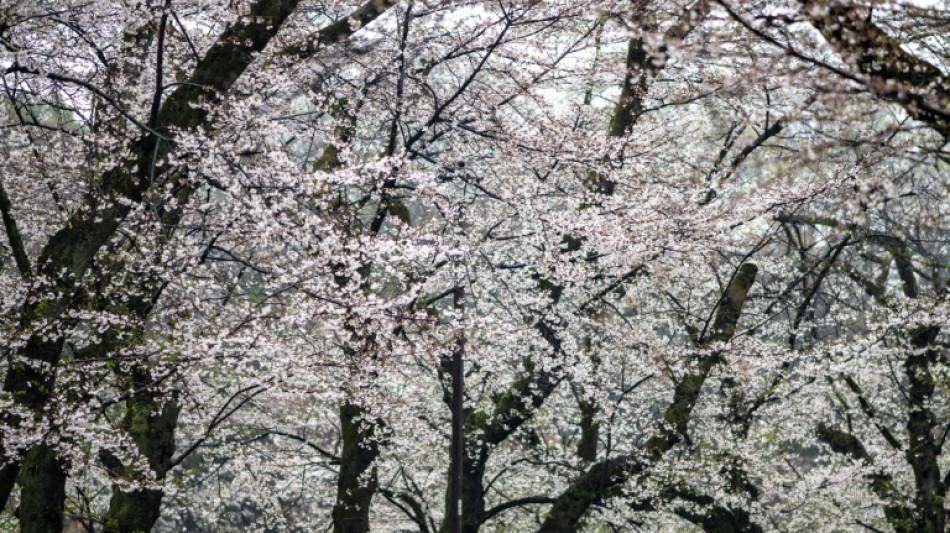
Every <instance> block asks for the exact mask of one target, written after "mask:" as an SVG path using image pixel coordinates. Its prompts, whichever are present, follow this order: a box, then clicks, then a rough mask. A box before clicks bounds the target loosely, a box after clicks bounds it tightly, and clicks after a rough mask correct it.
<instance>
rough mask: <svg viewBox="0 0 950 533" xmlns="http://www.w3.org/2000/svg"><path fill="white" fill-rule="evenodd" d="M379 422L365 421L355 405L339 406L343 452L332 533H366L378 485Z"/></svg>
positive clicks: (363, 414) (360, 409)
mask: <svg viewBox="0 0 950 533" xmlns="http://www.w3.org/2000/svg"><path fill="white" fill-rule="evenodd" d="M377 425H378V421H374V420H368V419H367V418H366V411H365V410H364V409H363V408H362V407H360V406H359V405H356V404H354V403H344V404H343V405H342V406H340V430H341V433H342V440H343V443H342V448H343V449H342V452H341V453H340V475H339V477H338V478H337V492H336V504H335V505H334V506H333V533H366V532H367V531H369V509H370V504H371V503H372V500H373V495H374V494H375V493H376V489H377V488H378V485H379V482H378V480H377V478H376V466H375V463H376V459H377V457H379V442H378V441H377V436H376V430H377Z"/></svg>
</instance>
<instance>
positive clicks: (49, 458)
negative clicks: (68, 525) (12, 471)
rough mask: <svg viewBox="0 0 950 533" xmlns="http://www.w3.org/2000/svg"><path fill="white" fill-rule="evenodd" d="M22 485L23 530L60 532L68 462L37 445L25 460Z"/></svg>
mask: <svg viewBox="0 0 950 533" xmlns="http://www.w3.org/2000/svg"><path fill="white" fill-rule="evenodd" d="M20 485H21V486H23V487H29V490H23V492H22V494H21V496H20V531H21V533H61V532H62V531H63V509H64V507H65V505H66V465H65V463H63V461H62V459H60V458H59V457H58V456H57V454H56V450H54V449H53V448H52V447H50V446H49V445H47V444H45V443H41V444H37V445H36V446H34V447H33V448H31V449H30V452H29V453H28V454H27V455H26V458H25V459H24V460H23V468H22V469H21V470H20Z"/></svg>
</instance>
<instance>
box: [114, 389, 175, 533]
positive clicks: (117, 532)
mask: <svg viewBox="0 0 950 533" xmlns="http://www.w3.org/2000/svg"><path fill="white" fill-rule="evenodd" d="M143 377H144V378H145V379H150V376H148V375H147V374H146V375H144V376H143ZM134 381H135V380H134ZM133 386H135V385H133ZM139 386H142V384H141V383H140V384H139ZM179 411H180V408H179V406H178V404H177V403H176V402H175V399H174V398H170V399H168V401H167V402H166V403H165V404H164V405H162V398H161V396H160V395H159V393H158V392H155V391H151V390H145V391H143V392H141V393H139V394H137V395H135V396H134V397H133V398H131V399H130V400H129V403H128V405H127V406H126V413H125V417H124V418H123V420H122V427H123V429H124V430H126V431H128V432H129V434H130V435H131V437H132V440H133V441H134V442H135V445H136V447H137V448H138V451H139V453H141V454H142V455H143V456H144V457H145V458H146V459H147V460H148V465H149V467H150V469H151V471H152V472H153V473H154V474H155V481H156V482H158V483H161V482H162V481H163V480H164V479H165V474H167V473H168V470H169V468H171V460H172V456H173V455H174V453H175V427H176V425H177V424H178V413H179ZM103 462H105V463H106V466H107V468H109V470H110V473H111V474H112V475H113V476H115V477H121V478H125V480H127V481H144V476H143V475H142V473H141V472H138V471H136V470H134V469H132V468H130V467H124V466H123V465H122V464H121V463H120V462H119V461H118V460H117V459H116V458H115V457H111V456H108V455H106V456H104V457H103ZM163 496H164V491H163V490H162V489H160V488H138V489H134V490H125V489H123V488H122V485H120V484H118V483H116V484H113V485H112V499H111V500H110V501H109V512H108V514H107V515H106V523H105V528H104V531H105V532H106V533H135V532H147V531H151V530H152V527H153V526H154V525H155V522H156V521H158V517H159V515H160V512H161V505H162V497H163Z"/></svg>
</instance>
